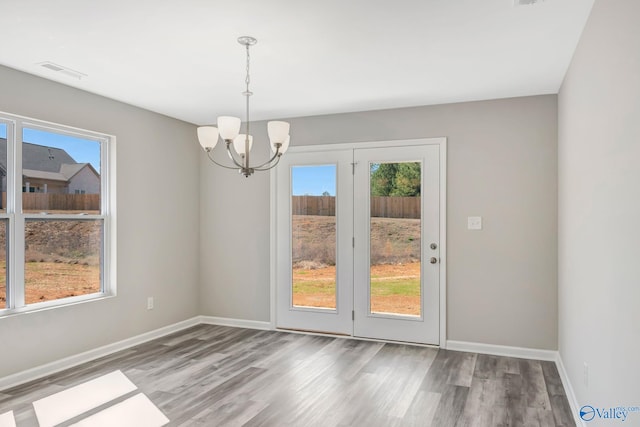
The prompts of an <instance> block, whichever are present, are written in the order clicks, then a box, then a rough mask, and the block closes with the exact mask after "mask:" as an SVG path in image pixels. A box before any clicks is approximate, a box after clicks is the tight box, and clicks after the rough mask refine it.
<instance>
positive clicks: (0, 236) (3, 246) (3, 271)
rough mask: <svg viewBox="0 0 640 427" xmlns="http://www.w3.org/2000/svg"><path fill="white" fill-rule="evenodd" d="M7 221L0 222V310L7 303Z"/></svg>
mask: <svg viewBox="0 0 640 427" xmlns="http://www.w3.org/2000/svg"><path fill="white" fill-rule="evenodd" d="M7 222H8V221H7V220H6V219H3V220H0V309H2V308H6V307H7V306H8V302H7Z"/></svg>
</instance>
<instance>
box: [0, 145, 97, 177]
mask: <svg viewBox="0 0 640 427" xmlns="http://www.w3.org/2000/svg"><path fill="white" fill-rule="evenodd" d="M6 163H7V140H6V139H4V138H0V173H4V174H6V170H7V169H6ZM85 167H89V169H90V170H91V171H92V172H93V173H94V174H95V175H96V176H100V175H99V174H98V172H96V170H95V169H94V168H93V166H91V164H90V163H77V162H76V161H75V160H73V158H72V157H71V156H70V155H69V154H68V153H67V152H66V151H64V150H63V149H61V148H55V147H47V146H44V145H37V144H32V143H30V142H23V143H22V175H24V176H25V177H27V178H36V179H46V180H50V181H64V182H66V181H69V180H70V179H71V178H73V176H74V175H76V174H77V173H78V172H80V171H81V170H82V169H84V168H85Z"/></svg>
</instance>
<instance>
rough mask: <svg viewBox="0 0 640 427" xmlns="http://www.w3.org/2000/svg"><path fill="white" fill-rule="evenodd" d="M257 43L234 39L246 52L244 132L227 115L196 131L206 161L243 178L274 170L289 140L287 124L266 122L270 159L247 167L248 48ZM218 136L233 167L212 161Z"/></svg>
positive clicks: (249, 142) (249, 139)
mask: <svg viewBox="0 0 640 427" xmlns="http://www.w3.org/2000/svg"><path fill="white" fill-rule="evenodd" d="M257 42H258V40H256V39H255V38H253V37H249V36H242V37H238V43H240V44H241V45H243V46H244V47H245V49H246V51H247V74H246V77H245V79H244V82H245V85H246V88H245V91H244V92H242V96H244V97H245V98H246V122H245V123H246V124H245V129H246V130H245V133H240V126H241V121H240V118H238V117H230V116H220V117H218V120H217V125H218V127H215V126H200V127H199V128H198V140H199V141H200V145H201V146H202V148H203V149H204V151H205V152H206V153H207V157H208V158H209V160H211V161H212V162H213V163H215V164H216V165H218V166H221V167H223V168H226V169H237V170H238V172H239V173H241V174H242V175H244V176H245V177H248V176H249V175H252V174H253V173H254V172H255V171H266V170H269V169H271V168H273V167H275V166H276V165H277V164H278V162H279V161H280V157H281V156H282V155H283V154H284V153H285V151H287V148H289V140H290V137H289V123H287V122H280V121H272V122H268V123H267V132H268V134H269V141H270V143H271V151H272V152H273V156H272V157H271V158H270V159H269V160H267V161H266V162H264V163H261V164H258V165H254V166H251V163H250V162H249V158H250V156H249V153H250V151H251V146H252V145H253V136H252V135H251V133H250V131H249V129H250V125H251V123H250V121H249V98H250V97H251V95H253V92H251V91H250V90H249V83H250V82H251V78H250V74H249V59H250V57H249V47H250V46H253V45H254V44H256V43H257ZM218 136H219V137H220V139H222V140H223V141H224V142H225V144H226V148H227V154H228V155H229V158H230V159H231V161H232V162H233V165H234V166H228V165H223V164H221V163H218V162H217V161H216V160H215V159H214V158H213V148H214V147H215V146H216V144H217V143H218Z"/></svg>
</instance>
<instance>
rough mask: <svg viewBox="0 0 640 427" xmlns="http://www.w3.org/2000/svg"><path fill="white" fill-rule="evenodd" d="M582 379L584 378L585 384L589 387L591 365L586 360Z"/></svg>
mask: <svg viewBox="0 0 640 427" xmlns="http://www.w3.org/2000/svg"><path fill="white" fill-rule="evenodd" d="M582 379H583V380H584V386H585V387H589V365H587V362H584V366H583V368H582Z"/></svg>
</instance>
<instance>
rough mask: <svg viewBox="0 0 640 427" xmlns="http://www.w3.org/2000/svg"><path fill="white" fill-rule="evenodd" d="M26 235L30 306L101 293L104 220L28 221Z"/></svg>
mask: <svg viewBox="0 0 640 427" xmlns="http://www.w3.org/2000/svg"><path fill="white" fill-rule="evenodd" d="M24 234H25V242H24V243H25V254H24V255H25V256H24V258H25V265H24V276H25V277H24V281H25V283H24V285H25V286H24V288H25V302H26V303H27V304H33V303H37V302H43V301H51V300H56V299H61V298H68V297H73V296H79V295H86V294H94V293H98V292H100V291H101V289H102V287H101V274H100V264H101V263H102V250H101V249H102V220H101V219H100V220H85V221H82V220H31V219H29V220H27V221H25V230H24Z"/></svg>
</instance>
